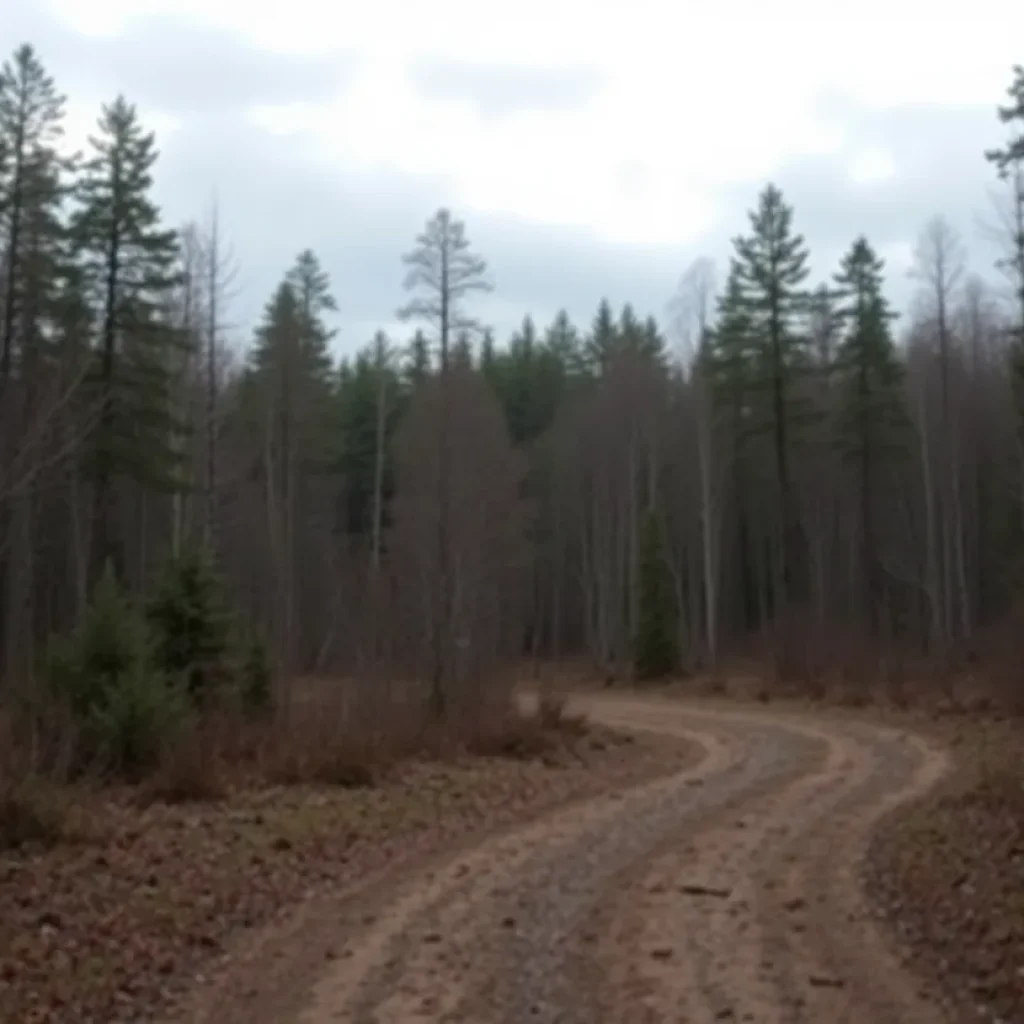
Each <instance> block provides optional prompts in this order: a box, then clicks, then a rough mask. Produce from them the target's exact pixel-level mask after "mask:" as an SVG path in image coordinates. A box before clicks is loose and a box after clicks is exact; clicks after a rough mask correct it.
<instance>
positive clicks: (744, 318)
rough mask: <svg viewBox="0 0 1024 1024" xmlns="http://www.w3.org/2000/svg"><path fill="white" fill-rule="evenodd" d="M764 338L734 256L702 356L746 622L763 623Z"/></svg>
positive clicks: (753, 625) (749, 624)
mask: <svg viewBox="0 0 1024 1024" xmlns="http://www.w3.org/2000/svg"><path fill="white" fill-rule="evenodd" d="M759 356H760V338H759V336H758V334H757V333H756V332H755V320H754V318H753V316H752V315H751V312H750V310H749V308H748V305H747V303H746V301H745V296H744V293H743V287H742V282H741V279H740V272H739V268H738V266H737V263H736V261H735V260H734V261H733V263H732V265H731V267H730V271H729V276H728V278H726V284H725V290H724V292H723V293H722V296H721V298H720V299H719V301H718V319H717V322H716V324H715V327H714V329H713V330H712V331H711V332H710V334H709V336H708V337H707V338H706V339H705V340H704V343H703V345H702V358H703V360H704V371H705V373H706V375H707V380H708V381H709V383H710V386H711V394H712V401H713V405H714V408H715V419H716V421H717V422H719V423H721V424H722V425H723V426H724V428H725V430H726V432H727V436H728V439H729V443H730V446H731V453H730V455H731V457H730V459H729V465H730V467H731V475H732V490H733V508H734V509H735V521H736V540H735V546H736V552H737V560H738V568H739V587H738V594H739V598H740V606H741V608H742V618H741V621H742V622H743V624H744V626H745V627H746V628H747V629H748V630H753V629H755V628H756V627H757V625H758V624H759V620H758V614H759V608H758V603H757V599H756V589H757V588H756V579H755V570H754V552H753V547H752V538H751V529H750V522H749V521H748V514H749V502H750V497H751V477H752V475H753V474H752V470H751V467H752V465H753V464H755V463H756V462H757V461H758V460H756V459H755V458H754V457H753V456H754V446H755V442H757V441H758V440H759V439H760V437H761V436H762V435H763V433H764V430H765V426H766V424H767V422H768V420H767V417H766V415H765V413H764V405H765V402H764V389H763V387H762V386H761V385H760V383H759V368H760V362H759Z"/></svg>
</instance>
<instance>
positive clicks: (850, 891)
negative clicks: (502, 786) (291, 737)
mask: <svg viewBox="0 0 1024 1024" xmlns="http://www.w3.org/2000/svg"><path fill="white" fill-rule="evenodd" d="M587 703H588V704H589V711H590V714H591V715H592V716H593V717H594V718H595V719H598V720H600V721H602V722H605V723H608V724H610V725H616V726H624V727H628V728H632V729H644V730H657V731H661V732H672V733H680V734H685V735H686V736H689V737H692V738H693V740H694V741H695V742H696V743H697V744H699V746H700V747H701V748H702V751H703V756H702V758H701V759H700V761H699V763H696V764H695V765H694V767H693V768H692V769H691V770H688V771H687V772H685V773H683V774H680V775H676V776H674V777H672V778H669V779H663V780H660V781H658V782H655V783H650V784H647V785H645V786H642V787H640V788H637V789H633V790H630V791H628V792H627V793H625V794H609V795H608V796H607V797H603V798H599V799H596V800H592V801H589V802H586V803H584V804H581V805H576V806H574V807H573V808H571V809H570V810H567V811H562V812H560V813H559V814H558V815H556V816H553V817H550V818H547V819H542V820H540V821H537V822H534V823H532V824H529V825H526V826H524V827H523V828H521V829H519V830H516V831H514V832H511V833H505V834H503V835H501V836H497V837H494V838H493V839H492V840H490V841H488V842H485V843H484V844H482V845H480V846H478V847H476V848H475V849H474V850H472V851H470V852H468V853H464V854H462V855H461V856H459V857H457V858H455V859H453V860H452V861H451V862H450V863H447V864H445V865H443V866H442V867H440V868H435V869H433V870H432V871H431V872H429V873H426V874H421V875H410V876H407V877H406V878H405V880H404V883H403V884H402V885H400V886H397V887H391V888H390V889H389V890H388V891H387V893H386V895H385V894H381V893H377V894H372V895H370V896H368V897H367V898H366V902H365V903H364V905H362V906H359V907H355V906H353V908H352V910H351V913H350V914H349V915H347V922H348V923H347V924H346V923H344V922H342V923H340V924H339V928H340V929H346V928H347V929H348V932H347V934H345V935H340V936H339V946H338V954H337V957H336V959H334V960H333V961H332V962H331V963H329V964H328V968H329V969H328V971H327V973H325V975H324V976H323V977H322V979H321V981H320V982H319V983H318V984H317V985H316V986H315V988H314V990H313V991H312V993H310V994H309V998H308V1000H307V1002H306V1004H305V1005H304V1006H303V1007H302V1008H301V1009H300V1008H296V1014H295V1016H294V1018H293V1019H294V1020H295V1021H297V1022H299V1024H328V1022H331V1024H337V1022H348V1024H406V1022H413V1021H417V1022H419V1021H438V1022H442V1021H450V1022H465V1024H469V1022H472V1024H499V1022H500V1024H524V1022H527V1021H537V1022H551V1024H553V1022H556V1021H557V1022H560V1024H563V1022H564V1024H595V1022H598V1021H600V1022H602V1024H604V1022H607V1024H618V1022H621V1024H626V1022H629V1024H633V1022H635V1024H641V1022H673V1024H675V1022H683V1021H687V1022H693V1024H704V1022H716V1021H752V1022H757V1024H784V1022H785V1024H789V1022H793V1024H802V1022H808V1024H810V1022H822V1024H926V1022H927V1024H936V1022H942V1021H944V1020H946V1019H947V1018H946V1017H945V1016H944V1014H943V1011H942V1010H941V1008H939V1007H938V1006H937V1005H934V1004H930V1003H929V1002H928V1001H927V999H926V997H925V996H924V995H923V994H922V993H921V992H920V991H919V989H918V986H917V985H916V984H915V982H914V981H913V980H911V979H910V978H909V977H908V976H907V975H906V974H905V973H904V972H903V971H902V970H901V968H900V966H899V963H898V961H897V959H896V958H895V956H894V955H893V953H892V952H891V950H890V948H889V947H888V945H887V940H886V939H885V938H884V937H883V935H882V934H881V933H880V932H879V930H878V929H877V927H876V925H875V924H874V922H873V919H872V918H870V916H869V915H868V914H867V912H866V910H865V907H864V906H863V905H862V902H861V899H860V896H859V893H858V888H857V884H856V875H857V863H858V858H859V857H860V856H861V854H862V851H863V850H864V848H865V844H866V840H867V837H868V835H869V833H870V832H871V830H872V828H873V827H874V826H875V824H876V823H877V821H878V820H879V818H880V817H881V816H882V815H883V814H884V813H886V812H887V811H888V810H889V809H891V808H892V807H894V806H895V805H897V804H899V803H900V802H902V801H906V800H908V799H911V798H913V797H915V796H916V795H919V794H920V793H922V792H923V791H925V790H926V789H927V788H928V787H930V786H931V785H932V784H934V782H936V781H937V780H938V778H939V777H940V776H941V775H942V773H943V772H944V770H945V767H946V759H945V755H944V754H942V753H941V752H939V751H937V750H935V749H933V748H931V747H929V746H928V745H927V744H926V743H925V742H924V741H923V740H920V739H917V738H914V737H910V736H907V735H905V734H901V733H899V732H897V731H896V730H891V729H886V728H883V727H882V726H873V725H867V724H864V723H863V722H853V721H844V720H840V719H824V718H811V717H809V716H802V715H797V714H790V715H786V714H782V713H775V712H771V711H765V712H764V713H759V712H751V711H745V712H739V711H730V710H719V709H714V708H710V707H706V706H705V707H701V708H699V709H695V708H692V707H684V706H683V705H680V704H673V703H671V702H668V701H660V700H657V699H650V700H647V699H643V700H642V699H639V698H635V697H630V698H605V697H599V698H588V700H587Z"/></svg>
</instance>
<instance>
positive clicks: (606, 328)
mask: <svg viewBox="0 0 1024 1024" xmlns="http://www.w3.org/2000/svg"><path fill="white" fill-rule="evenodd" d="M618 347H619V328H618V325H617V324H616V323H615V315H614V314H613V313H612V307H611V303H610V302H609V301H608V300H607V299H602V300H601V302H600V305H599V306H598V307H597V313H596V315H595V316H594V320H593V322H592V323H591V325H590V335H589V337H588V338H587V341H586V344H585V346H584V350H585V353H586V357H587V362H588V363H589V365H590V367H591V368H592V371H593V372H594V373H596V374H597V375H598V376H600V375H602V374H604V373H605V372H606V371H607V370H608V367H609V366H610V365H611V362H612V359H614V357H615V353H616V352H617V351H618Z"/></svg>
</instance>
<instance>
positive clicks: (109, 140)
mask: <svg viewBox="0 0 1024 1024" xmlns="http://www.w3.org/2000/svg"><path fill="white" fill-rule="evenodd" d="M98 126H99V134H98V135H96V136H93V137H90V140H89V146H90V150H91V154H90V156H89V157H88V159H87V160H86V162H85V164H84V166H83V174H82V178H81V180H80V182H79V184H78V192H77V199H78V204H79V205H78V208H77V209H76V210H75V212H74V215H73V217H72V221H71V233H72V238H73V242H74V245H75V248H76V252H77V255H78V257H79V259H80V261H81V266H82V271H83V280H84V284H85V287H86V290H87V293H88V295H89V297H90V301H91V303H92V304H93V305H94V308H95V310H96V317H97V321H98V327H99V332H100V333H99V339H98V346H97V348H98V351H97V356H98V359H97V362H98V366H97V370H96V374H95V384H96V389H97V392H98V395H97V400H98V407H99V424H98V428H97V434H96V438H95V450H94V453H93V476H94V516H93V520H94V521H93V529H94V535H93V543H92V551H93V569H94V573H96V572H98V570H99V567H101V566H102V565H103V564H104V563H105V562H106V560H107V559H108V558H110V559H111V560H112V562H113V564H114V566H115V571H118V572H119V571H120V570H121V568H122V564H121V563H122V558H121V552H120V550H119V546H118V544H117V543H116V541H115V536H114V530H113V515H114V481H115V479H116V478H117V476H118V475H120V474H122V473H124V474H127V475H129V476H131V477H133V478H135V479H136V480H139V481H144V482H145V483H147V484H150V485H153V486H158V487H161V488H167V489H174V488H177V487H178V486H180V479H179V475H180V466H179V464H178V462H179V456H178V452H179V451H180V450H181V447H182V446H181V445H180V444H179V443H178V437H179V435H180V433H181V431H182V429H183V428H182V425H181V424H179V423H176V422H174V420H173V418H172V416H171V414H170V410H171V409H172V407H173V406H172V401H171V389H172V385H173V382H172V374H171V369H170V365H171V364H172V363H173V362H174V360H173V358H172V353H173V352H174V351H175V350H178V349H180V347H181V345H182V344H183V343H184V342H183V341H182V339H181V337H180V336H179V335H178V333H177V332H176V331H175V330H174V329H173V328H172V327H171V326H170V325H169V324H168V323H167V322H166V319H165V318H164V317H163V316H162V312H163V305H164V302H165V300H166V299H167V297H168V294H169V291H170V289H171V288H172V287H173V285H174V283H175V279H176V278H175V269H174V268H175V260H176V256H177V236H176V233H175V232H174V231H170V230H165V229H163V228H162V227H161V226H160V211H159V209H158V208H157V206H156V204H155V203H154V202H153V200H152V198H151V197H150V189H151V187H152V184H153V177H152V169H153V165H154V164H155V163H156V160H157V155H158V154H157V150H156V140H155V137H154V135H153V133H152V132H147V131H145V130H144V128H143V127H142V124H141V123H140V121H139V117H138V113H137V111H136V109H135V107H134V106H133V105H132V104H130V103H128V102H127V101H126V100H125V99H124V98H123V97H121V96H119V97H118V98H117V99H116V100H114V102H113V103H111V104H110V105H108V106H105V107H104V108H103V111H102V114H101V115H100V118H99V122H98Z"/></svg>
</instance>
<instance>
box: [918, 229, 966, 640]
mask: <svg viewBox="0 0 1024 1024" xmlns="http://www.w3.org/2000/svg"><path fill="white" fill-rule="evenodd" d="M914 257H915V262H914V268H913V271H912V273H913V275H914V277H915V278H916V279H917V280H918V281H919V282H920V283H921V287H922V294H921V299H922V303H923V308H924V311H925V314H926V316H927V317H928V320H929V322H930V324H931V330H932V333H933V335H934V339H935V344H936V352H935V357H936V359H937V362H938V366H937V370H938V378H939V401H938V409H937V410H936V413H935V415H933V416H931V417H928V420H929V421H930V422H925V420H924V418H922V422H921V426H922V427H923V428H924V429H923V430H922V444H924V445H926V446H928V448H927V449H925V450H923V452H922V457H923V459H924V460H925V461H924V465H925V467H926V478H927V479H926V483H925V504H926V510H927V518H928V522H929V523H930V524H931V527H930V529H929V536H930V540H929V556H928V565H929V578H930V586H929V589H930V591H931V592H932V594H933V599H934V600H935V601H937V602H938V607H937V608H936V609H935V612H934V618H933V629H934V631H935V633H936V636H935V638H934V639H935V641H937V642H939V643H940V644H943V645H945V644H946V643H948V641H949V640H950V638H951V636H952V635H953V631H954V622H955V621H956V619H957V618H959V619H960V622H961V623H963V622H964V618H965V616H966V615H967V612H966V609H965V608H964V604H965V601H966V595H965V594H964V593H963V580H962V578H961V579H959V580H955V579H954V576H955V575H956V561H955V557H954V551H955V549H956V546H957V544H958V540H957V538H958V537H959V535H960V533H961V531H962V528H963V527H962V522H961V519H960V511H959V506H960V501H959V492H960V460H959V456H958V453H957V451H956V447H955V445H956V430H957V425H956V422H955V413H956V410H955V409H954V407H953V401H952V395H951V380H952V374H953V365H952V363H953V355H954V353H953V343H954V337H953V319H952V318H953V311H954V308H955V305H956V303H957V301H958V298H959V295H960V289H961V287H962V285H963V278H964V272H965V268H966V264H967V257H966V253H965V251H964V246H963V242H962V241H961V239H960V236H959V234H958V233H957V232H956V231H955V230H954V229H953V228H952V227H951V226H950V225H949V224H948V223H947V221H946V220H945V219H944V218H942V217H935V218H933V219H932V220H931V221H929V223H928V224H927V225H926V226H925V228H924V231H923V232H922V234H921V237H920V238H919V240H918V243H917V248H916V251H915V254H914ZM922 400H923V401H925V399H924V398H923V399H922ZM919 408H920V411H921V413H922V414H923V416H924V414H925V411H926V408H927V405H921V406H919ZM930 423H937V428H936V433H937V444H936V445H935V446H934V448H932V447H931V443H930V442H929V440H928V438H929V437H931V436H932V435H931V432H930V431H931V428H930ZM933 474H934V477H933ZM957 612H959V615H958V614H957Z"/></svg>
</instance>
